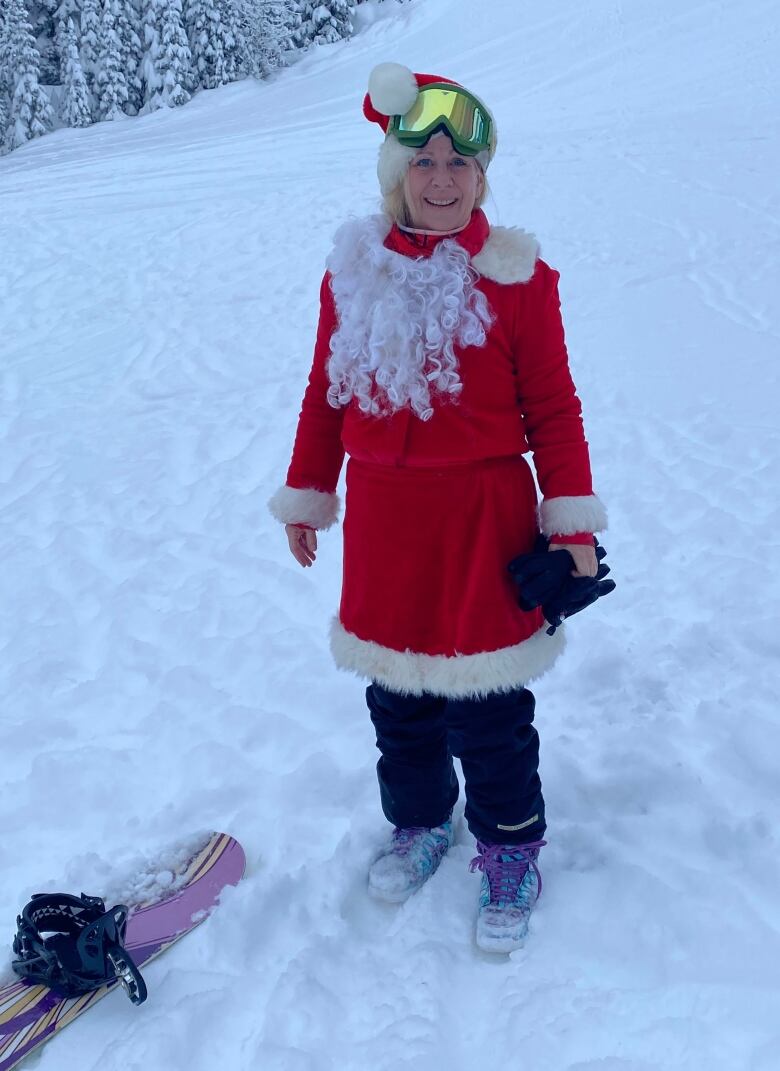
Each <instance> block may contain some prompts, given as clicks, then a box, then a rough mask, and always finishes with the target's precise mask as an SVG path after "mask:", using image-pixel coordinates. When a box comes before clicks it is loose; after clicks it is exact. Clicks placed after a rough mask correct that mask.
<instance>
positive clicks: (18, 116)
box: [0, 0, 54, 150]
mask: <svg viewBox="0 0 780 1071" xmlns="http://www.w3.org/2000/svg"><path fill="white" fill-rule="evenodd" d="M4 7H5V12H4V17H3V22H2V24H1V25H0V34H2V41H0V67H3V68H4V72H5V73H4V74H3V76H2V80H3V84H4V85H6V86H7V87H8V95H9V97H10V104H9V107H8V119H7V122H6V127H5V132H4V146H5V148H6V149H7V150H11V149H16V148H18V147H19V146H20V145H24V143H25V142H26V141H29V140H30V139H31V138H37V137H39V136H40V135H41V134H45V133H46V131H47V130H49V129H50V128H51V125H52V121H53V118H54V117H53V114H52V109H51V105H50V104H49V98H48V97H47V95H46V92H45V91H44V90H43V89H42V88H41V85H40V82H39V79H38V75H39V71H40V64H41V57H40V54H39V53H38V50H37V49H36V47H35V38H34V37H33V34H32V27H31V25H30V22H29V19H28V16H27V8H26V6H25V3H24V0H4Z"/></svg>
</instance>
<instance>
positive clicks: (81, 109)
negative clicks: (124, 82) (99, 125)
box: [57, 18, 92, 126]
mask: <svg viewBox="0 0 780 1071" xmlns="http://www.w3.org/2000/svg"><path fill="white" fill-rule="evenodd" d="M57 40H58V42H59V45H60V48H61V50H62V56H63V58H62V68H63V70H62V88H63V93H62V108H61V111H60V116H61V118H62V121H63V123H65V124H66V125H67V126H89V124H90V123H91V122H92V115H91V114H90V101H89V89H88V88H87V80H86V78H85V77H84V71H83V70H82V69H81V60H80V59H79V50H78V45H77V44H76V28H75V26H74V25H73V19H72V18H69V19H68V24H67V26H65V27H64V28H63V29H61V30H60V31H59V32H58V34H57Z"/></svg>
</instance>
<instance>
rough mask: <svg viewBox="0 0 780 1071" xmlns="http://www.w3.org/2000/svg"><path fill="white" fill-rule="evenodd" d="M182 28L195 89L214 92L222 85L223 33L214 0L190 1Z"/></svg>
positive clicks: (215, 0)
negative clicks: (184, 30) (188, 49)
mask: <svg viewBox="0 0 780 1071" xmlns="http://www.w3.org/2000/svg"><path fill="white" fill-rule="evenodd" d="M184 25H185V29H186V31H187V37H188V40H189V43H190V52H191V53H192V69H193V73H194V75H195V84H196V86H202V87H203V88H204V89H216V87H217V86H221V85H224V83H225V82H227V81H228V79H227V78H226V77H225V32H224V27H223V25H222V16H221V13H220V10H219V6H218V4H217V0H190V2H189V3H188V4H187V5H186V7H185V9H184Z"/></svg>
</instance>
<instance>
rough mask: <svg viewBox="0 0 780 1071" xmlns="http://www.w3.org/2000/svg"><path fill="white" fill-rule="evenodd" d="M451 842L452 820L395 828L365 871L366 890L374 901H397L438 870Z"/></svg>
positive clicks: (400, 900)
mask: <svg viewBox="0 0 780 1071" xmlns="http://www.w3.org/2000/svg"><path fill="white" fill-rule="evenodd" d="M452 841H453V829H452V821H451V820H448V821H446V822H443V823H442V824H441V825H440V826H434V827H433V829H431V828H429V827H428V826H407V827H406V828H403V829H401V828H399V827H398V826H396V828H395V829H394V830H393V836H392V839H391V841H390V843H389V844H388V845H387V846H386V847H385V848H383V849H382V851H381V852H380V853H379V855H378V856H377V857H376V859H375V860H374V862H373V863H372V864H371V867H370V869H369V871H368V891H369V893H370V894H371V895H372V896H373V897H374V898H375V899H377V900H386V901H387V902H388V903H391V904H400V903H402V902H403V901H404V900H408V898H409V897H410V896H411V895H412V893H415V892H417V890H418V889H420V888H422V886H423V885H424V884H425V882H426V881H427V880H428V878H430V877H431V876H432V875H433V874H435V872H436V870H437V869H438V866H439V863H440V862H441V861H442V859H443V858H444V856H445V855H446V854H447V851H448V849H449V848H450V847H451V845H452Z"/></svg>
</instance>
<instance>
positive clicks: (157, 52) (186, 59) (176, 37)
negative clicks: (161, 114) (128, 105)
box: [141, 0, 192, 112]
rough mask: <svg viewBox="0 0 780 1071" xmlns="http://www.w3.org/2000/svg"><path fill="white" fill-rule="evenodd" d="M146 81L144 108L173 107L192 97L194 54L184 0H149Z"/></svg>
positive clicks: (142, 71) (143, 63)
mask: <svg viewBox="0 0 780 1071" xmlns="http://www.w3.org/2000/svg"><path fill="white" fill-rule="evenodd" d="M144 37H145V43H146V53H145V55H144V58H143V61H142V63H141V76H142V77H143V80H144V82H145V85H146V102H145V104H144V106H143V108H142V109H141V110H142V111H143V112H151V111H155V110H156V109H157V108H166V107H168V108H172V107H176V106H177V105H179V104H186V103H187V101H188V100H189V99H190V93H189V91H188V88H187V87H188V86H190V85H191V84H192V56H191V53H190V46H189V45H188V44H187V37H186V34H185V33H184V27H183V25H182V11H181V0H148V3H147V8H146V14H145V17H144Z"/></svg>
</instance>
